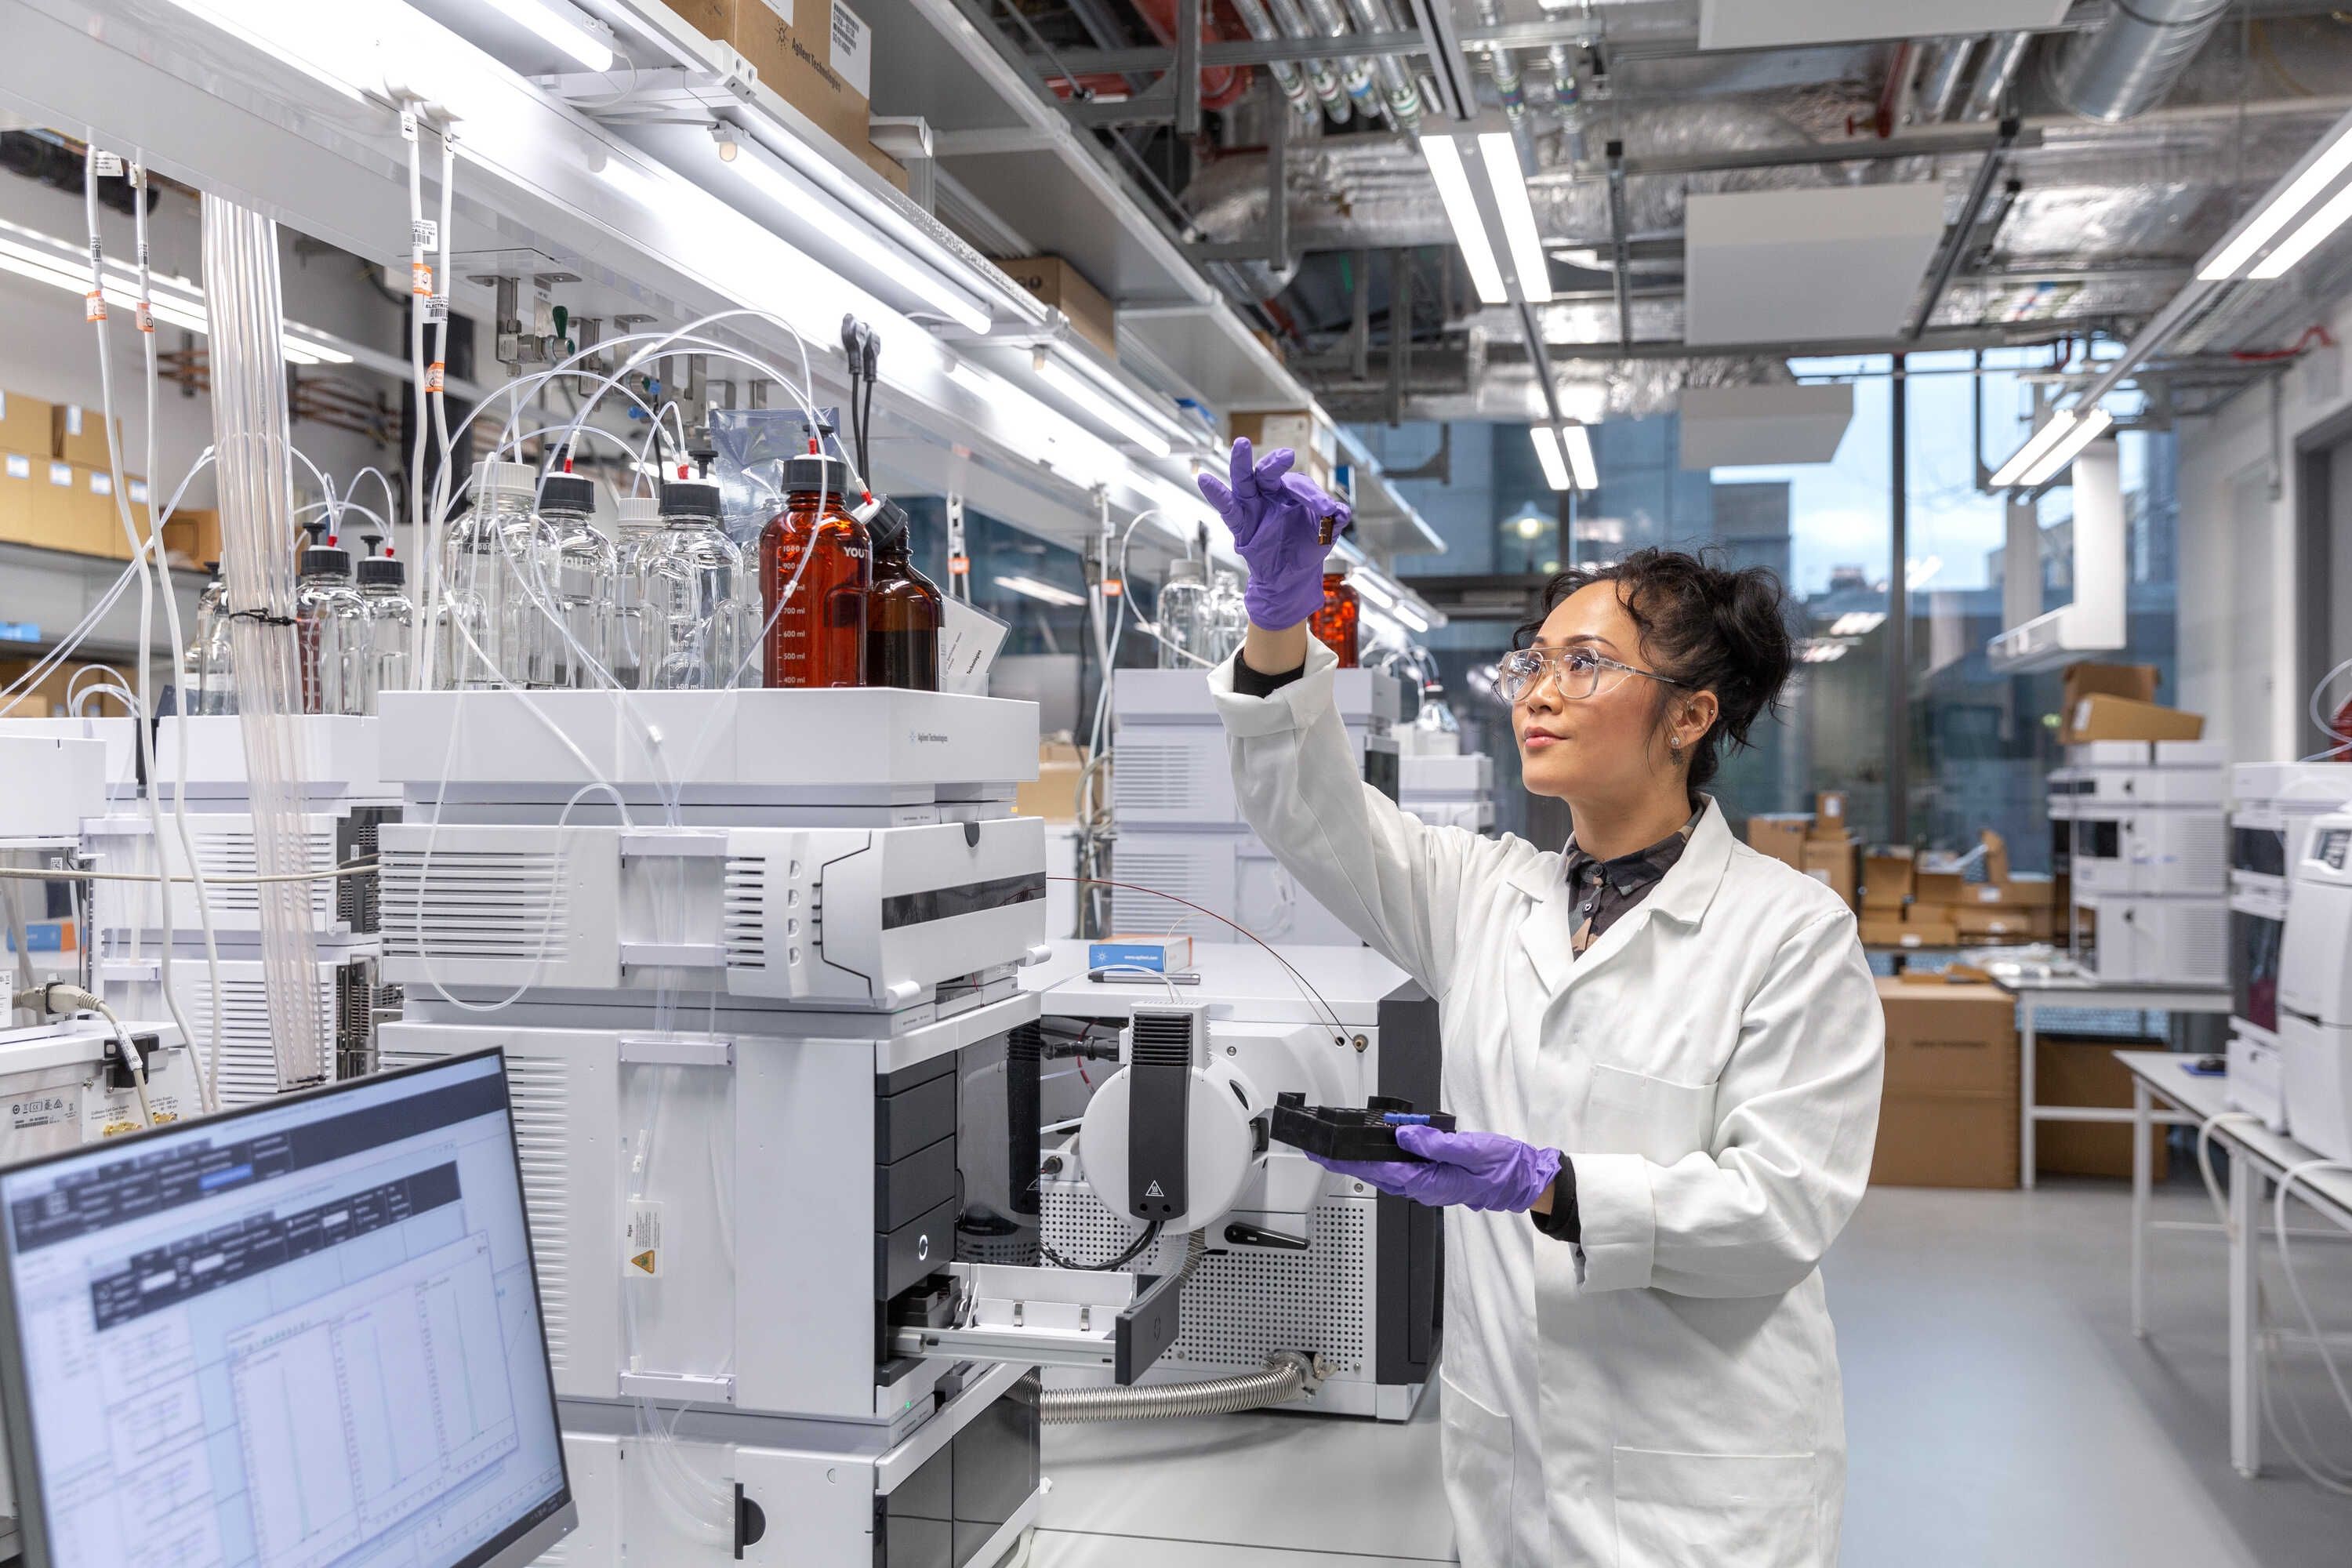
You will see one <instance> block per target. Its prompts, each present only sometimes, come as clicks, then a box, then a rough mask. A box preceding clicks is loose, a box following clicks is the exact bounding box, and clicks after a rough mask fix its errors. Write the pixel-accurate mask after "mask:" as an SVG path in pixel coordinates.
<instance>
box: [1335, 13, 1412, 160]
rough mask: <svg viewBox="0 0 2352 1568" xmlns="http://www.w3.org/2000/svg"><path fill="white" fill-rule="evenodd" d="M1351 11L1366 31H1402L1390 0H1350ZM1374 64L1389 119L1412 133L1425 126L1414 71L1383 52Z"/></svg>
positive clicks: (1409, 133)
mask: <svg viewBox="0 0 2352 1568" xmlns="http://www.w3.org/2000/svg"><path fill="white" fill-rule="evenodd" d="M1348 10H1349V14H1350V15H1352V16H1354V17H1355V19H1356V26H1358V27H1359V28H1360V29H1362V30H1363V31H1364V32H1367V33H1393V32H1396V31H1399V28H1398V26H1397V20H1396V16H1395V15H1394V13H1392V12H1391V10H1390V9H1389V4H1388V0H1348ZM1372 66H1373V69H1374V70H1375V71H1376V72H1377V73H1378V75H1379V77H1380V79H1381V96H1383V97H1384V98H1386V99H1387V100H1388V109H1389V119H1390V120H1391V121H1392V122H1393V123H1394V124H1395V126H1396V128H1397V129H1398V130H1399V131H1402V132H1404V133H1405V134H1406V135H1408V136H1411V135H1412V134H1413V133H1414V132H1418V131H1419V130H1420V129H1421V89H1420V87H1419V86H1417V85H1416V84H1415V83H1414V81H1413V79H1412V71H1411V70H1409V69H1407V68H1406V67H1405V63H1404V61H1403V59H1402V58H1400V57H1398V56H1396V55H1382V56H1381V57H1380V58H1378V59H1376V60H1374V61H1373V62H1372Z"/></svg>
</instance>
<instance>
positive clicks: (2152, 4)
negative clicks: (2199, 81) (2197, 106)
mask: <svg viewBox="0 0 2352 1568" xmlns="http://www.w3.org/2000/svg"><path fill="white" fill-rule="evenodd" d="M2230 5H2231V0H2129V3H2128V4H2126V5H2117V6H2116V10H2115V14H2114V15H2113V16H2110V17H2108V19H2107V21H2106V22H2105V25H2104V26H2100V27H2099V28H2098V29H2097V30H2095V31H2094V32H2090V33H2084V34H2081V35H2079V36H2077V37H2074V39H2072V40H2071V41H2070V42H2068V43H2067V45H2066V47H2064V48H2063V50H2062V51H2061V52H2060V53H2059V54H2058V55H2057V57H2056V61H2055V64H2054V66H2053V68H2052V70H2051V77H2050V87H2051V90H2052V91H2053V93H2055V94H2056V95H2057V99H2058V101H2059V102H2061V103H2063V104H2064V105H2065V106H2066V107H2067V108H2068V109H2070V110H2074V112H2075V113H2076V114H2079V115H2081V116H2082V117H2083V118H2084V119H2085V120H2105V121H2117V120H2129V119H2130V118H2131V117H2132V116H2133V115H2135V114H2137V113H2139V112H2140V111H2141V110H2146V109H2153V108H2155V107H2156V106H2157V105H2158V103H2161V102H2162V101H2163V100H2164V97H2165V95H2166V94H2167V93H2168V92H2170V91H2171V90H2172V85H2173V83H2175V82H2177V81H2179V79H2180V73H2181V72H2182V71H2184V70H2186V69H2188V68H2189V60H2190V59H2191V58H2193V57H2194V56H2195V55H2196V53H2197V51H2198V50H2199V49H2200V48H2202V47H2204V45H2205V40H2206V39H2207V38H2208V37H2211V36H2212V32H2213V29H2214V28H2215V27H2217V26H2220V25H2221V18H2222V16H2224V15H2225V14H2227V13H2228V11H2229V9H2230Z"/></svg>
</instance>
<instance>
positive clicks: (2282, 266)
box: [2246, 185, 2352, 279]
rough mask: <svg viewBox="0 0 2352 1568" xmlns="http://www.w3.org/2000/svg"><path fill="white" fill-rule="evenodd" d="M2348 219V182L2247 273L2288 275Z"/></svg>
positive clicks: (2351, 198) (2351, 195)
mask: <svg viewBox="0 0 2352 1568" xmlns="http://www.w3.org/2000/svg"><path fill="white" fill-rule="evenodd" d="M2346 218H2352V185H2347V186H2345V187H2344V188H2343V189H2342V190H2340V191H2338V192H2336V194H2335V195H2332V196H2330V197H2328V198H2327V201H2326V204H2325V205H2322V206H2321V207H2320V209H2319V210H2318V211H2317V212H2315V213H2313V214H2312V215H2311V216H2309V217H2307V218H2305V219H2304V220H2303V226H2302V227H2301V228H2298V229H2296V230H2295V231H2294V233H2293V234H2291V235H2288V236H2287V237H2286V239H2285V241H2284V243H2283V244H2281V245H2280V246H2279V247H2278V248H2277V249H2276V250H2273V251H2272V252H2271V253H2270V254H2269V255H2268V256H2265V257H2263V258H2262V259H2261V260H2260V261H2258V262H2256V263H2255V264H2254V269H2253V270H2252V272H2250V273H2248V274H2247V275H2246V276H2248V277H2249V278H2263V279H2270V278H2280V277H2284V275H2285V273H2286V270H2287V268H2290V267H2293V266H2294V264H2295V263H2296V262H2298V261H2300V260H2302V259H2303V258H2305V257H2306V256H2308V255H2310V254H2311V253H2312V252H2313V251H2314V250H2315V249H2317V248H2318V247H2319V242H2320V241H2321V240H2323V239H2326V237H2328V236H2329V235H2331V234H2334V233H2335V232H2336V230H2337V229H2339V228H2342V227H2343V226H2344V220H2345V219H2346Z"/></svg>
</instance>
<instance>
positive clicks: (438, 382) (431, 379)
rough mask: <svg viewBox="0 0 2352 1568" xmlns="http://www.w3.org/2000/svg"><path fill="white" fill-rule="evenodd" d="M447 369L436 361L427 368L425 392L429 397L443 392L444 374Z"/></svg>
mask: <svg viewBox="0 0 2352 1568" xmlns="http://www.w3.org/2000/svg"><path fill="white" fill-rule="evenodd" d="M445 368H446V367H445V366H444V364H443V363H442V362H441V361H439V360H435V361H434V362H433V363H431V364H429V365H426V366H425V392H426V394H427V395H431V394H433V393H436V392H439V391H441V390H442V383H443V374H442V373H443V371H444V369H445Z"/></svg>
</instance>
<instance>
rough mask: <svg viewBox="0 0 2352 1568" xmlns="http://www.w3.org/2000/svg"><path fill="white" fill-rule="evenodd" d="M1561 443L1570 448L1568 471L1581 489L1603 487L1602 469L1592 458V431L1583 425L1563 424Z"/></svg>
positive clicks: (1560, 434)
mask: <svg viewBox="0 0 2352 1568" xmlns="http://www.w3.org/2000/svg"><path fill="white" fill-rule="evenodd" d="M1559 444H1560V445H1561V446H1563V447H1567V448H1568V471H1569V473H1570V476H1572V477H1573V478H1574V479H1575V480H1576V488H1577V489H1580V490H1597V489H1600V488H1601V469H1600V468H1599V466H1598V465H1597V464H1595V463H1594V462H1593V460H1592V433H1591V431H1589V430H1587V429H1586V428H1585V427H1584V426H1581V425H1569V426H1562V428H1561V430H1560V433H1559Z"/></svg>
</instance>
